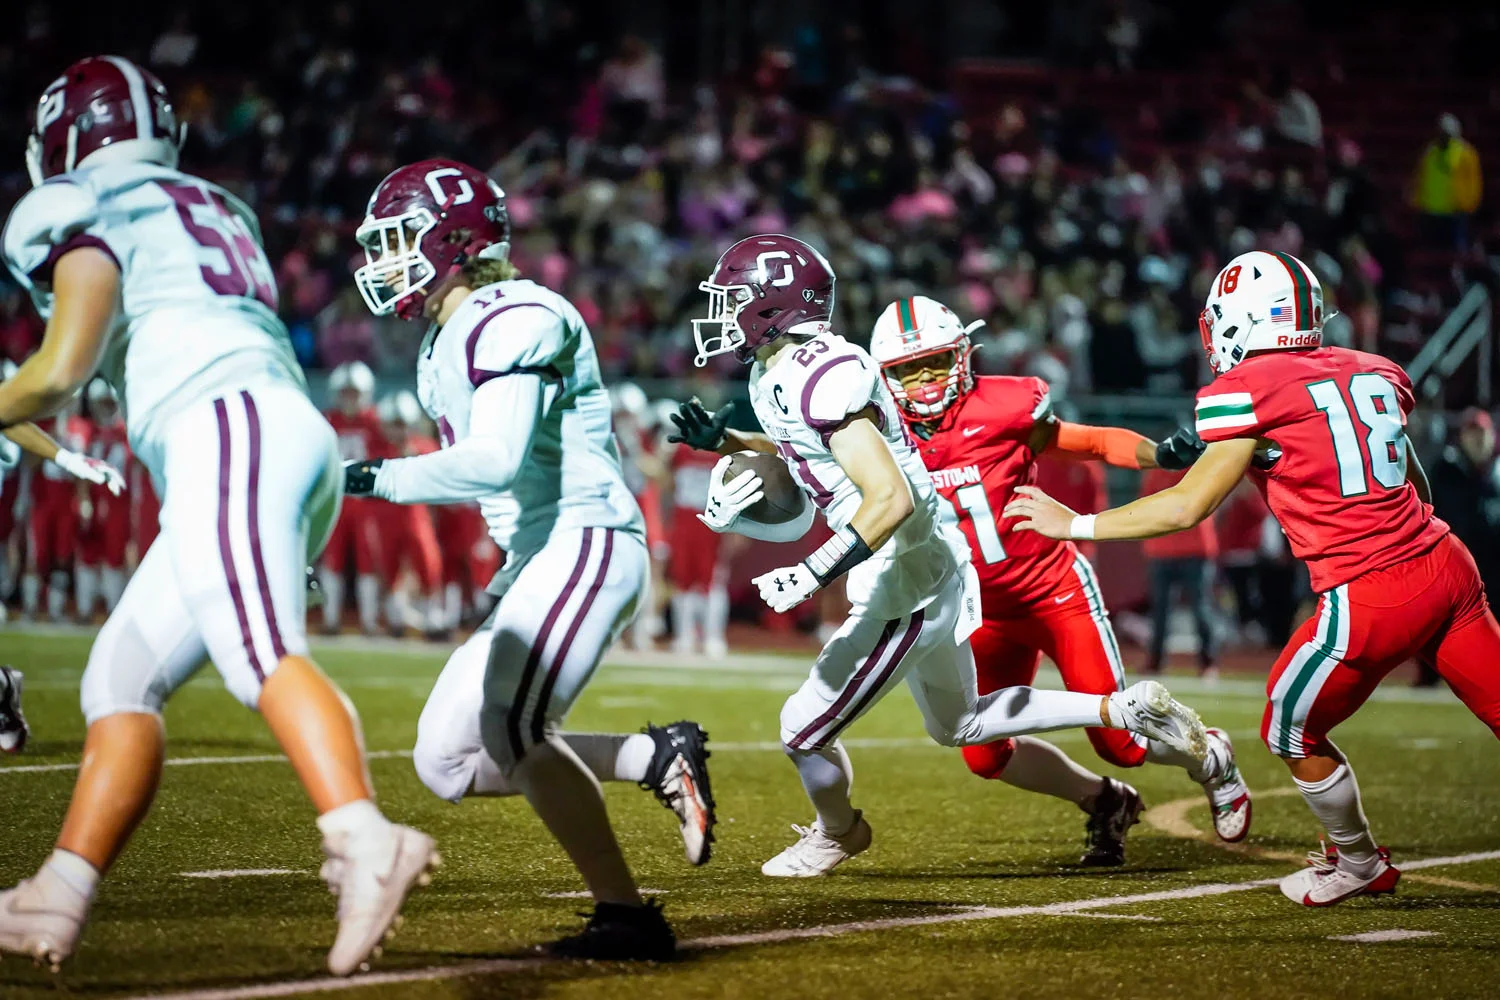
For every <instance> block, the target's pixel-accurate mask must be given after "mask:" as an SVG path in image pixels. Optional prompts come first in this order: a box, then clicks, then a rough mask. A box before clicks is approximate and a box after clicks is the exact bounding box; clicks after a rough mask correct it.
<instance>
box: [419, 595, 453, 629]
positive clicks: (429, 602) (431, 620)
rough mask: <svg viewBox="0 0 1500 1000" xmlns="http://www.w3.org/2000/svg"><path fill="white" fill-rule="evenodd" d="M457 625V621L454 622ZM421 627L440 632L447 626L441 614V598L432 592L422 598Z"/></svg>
mask: <svg viewBox="0 0 1500 1000" xmlns="http://www.w3.org/2000/svg"><path fill="white" fill-rule="evenodd" d="M454 624H455V625H457V624H458V623H457V622H454ZM422 627H423V628H424V629H425V630H426V631H428V632H441V631H443V630H444V629H446V628H448V625H447V622H446V620H445V618H444V615H443V598H442V596H441V595H440V594H433V595H431V596H430V597H426V598H424V599H423V600H422Z"/></svg>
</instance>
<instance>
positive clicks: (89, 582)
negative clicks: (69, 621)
mask: <svg viewBox="0 0 1500 1000" xmlns="http://www.w3.org/2000/svg"><path fill="white" fill-rule="evenodd" d="M73 590H74V597H75V600H74V605H73V610H74V613H75V614H76V615H77V616H78V620H79V621H88V618H89V615H90V614H92V613H93V610H94V601H95V600H97V599H98V594H99V571H98V570H97V569H95V568H94V567H92V566H78V567H76V568H75V569H74V570H73Z"/></svg>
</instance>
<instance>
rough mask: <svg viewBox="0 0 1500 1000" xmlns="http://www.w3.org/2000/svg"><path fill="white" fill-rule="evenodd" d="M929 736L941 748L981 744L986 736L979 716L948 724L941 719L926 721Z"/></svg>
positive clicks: (924, 722)
mask: <svg viewBox="0 0 1500 1000" xmlns="http://www.w3.org/2000/svg"><path fill="white" fill-rule="evenodd" d="M923 724H924V726H925V727H926V729H927V735H928V736H930V737H932V741H933V742H934V743H937V744H938V745H939V746H945V747H967V746H972V745H974V744H977V743H979V741H980V740H981V738H982V737H983V736H984V727H983V726H982V725H980V723H979V719H978V717H977V716H972V715H971V716H966V717H964V718H961V719H956V720H954V721H952V722H947V721H944V720H941V719H924V720H923Z"/></svg>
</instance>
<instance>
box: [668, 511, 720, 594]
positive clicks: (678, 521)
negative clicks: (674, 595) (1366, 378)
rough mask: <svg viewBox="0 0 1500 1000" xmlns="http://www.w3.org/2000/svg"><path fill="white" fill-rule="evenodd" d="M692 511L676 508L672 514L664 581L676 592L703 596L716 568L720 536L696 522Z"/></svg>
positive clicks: (711, 584)
mask: <svg viewBox="0 0 1500 1000" xmlns="http://www.w3.org/2000/svg"><path fill="white" fill-rule="evenodd" d="M697 513H698V512H697V511H696V510H688V509H687V508H684V507H679V508H677V510H675V511H673V513H672V532H671V538H672V550H671V555H670V556H668V558H667V580H668V581H669V582H670V583H671V584H672V587H673V589H675V590H677V591H679V592H683V593H685V592H688V591H694V590H696V591H700V592H703V593H707V592H708V590H709V588H710V587H712V586H713V585H714V574H715V572H716V571H717V570H718V567H719V544H720V542H721V540H722V537H723V536H721V535H720V534H719V533H718V532H716V531H714V530H713V529H712V528H710V527H709V526H708V525H706V524H704V523H703V522H702V521H700V520H698V518H697V516H696V515H697Z"/></svg>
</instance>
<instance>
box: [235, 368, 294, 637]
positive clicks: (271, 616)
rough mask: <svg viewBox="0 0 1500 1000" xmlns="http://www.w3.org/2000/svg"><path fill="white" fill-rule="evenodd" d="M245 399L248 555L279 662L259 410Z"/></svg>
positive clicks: (244, 394) (243, 395)
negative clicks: (265, 535)
mask: <svg viewBox="0 0 1500 1000" xmlns="http://www.w3.org/2000/svg"><path fill="white" fill-rule="evenodd" d="M240 398H241V399H243V400H244V401H245V422H246V423H247V424H248V425H249V426H250V504H249V508H248V512H249V518H250V554H251V555H252V556H253V557H254V559H255V579H256V582H257V583H259V584H260V603H261V606H262V607H264V608H265V609H266V629H267V630H268V631H269V632H270V633H271V651H272V652H273V653H275V654H276V659H277V660H278V661H279V660H280V659H281V658H282V657H284V656H286V643H284V642H282V641H281V629H280V627H279V626H277V624H276V605H274V604H272V603H271V581H270V579H268V578H267V576H266V560H265V557H264V556H263V555H261V551H260V411H259V410H257V409H256V407H255V399H254V397H252V396H251V395H250V393H249V392H246V391H244V390H241V391H240Z"/></svg>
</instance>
